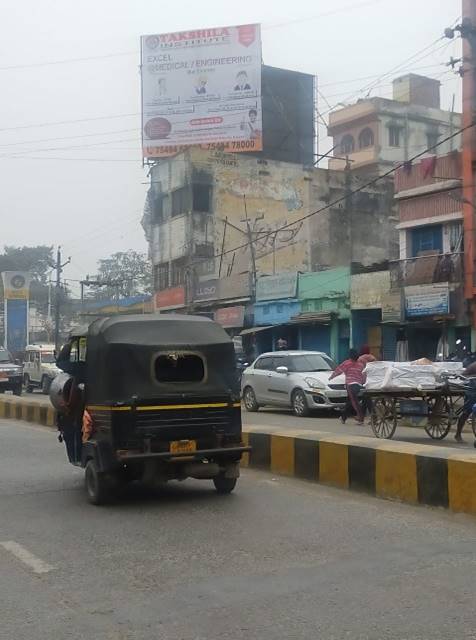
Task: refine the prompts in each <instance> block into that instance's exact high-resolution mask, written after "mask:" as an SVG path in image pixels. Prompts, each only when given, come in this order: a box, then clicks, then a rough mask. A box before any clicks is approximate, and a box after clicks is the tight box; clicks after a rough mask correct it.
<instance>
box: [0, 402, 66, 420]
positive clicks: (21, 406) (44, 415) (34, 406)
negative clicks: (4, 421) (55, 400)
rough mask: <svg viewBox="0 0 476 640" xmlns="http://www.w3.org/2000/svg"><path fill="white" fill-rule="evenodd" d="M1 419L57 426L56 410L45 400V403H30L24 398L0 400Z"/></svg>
mask: <svg viewBox="0 0 476 640" xmlns="http://www.w3.org/2000/svg"><path fill="white" fill-rule="evenodd" d="M0 418H10V419H13V420H26V421H27V422H36V423H37V424H41V425H44V426H45V427H53V426H54V425H55V410H54V409H53V407H52V406H51V405H50V404H49V401H48V400H46V399H45V402H41V403H40V402H28V401H27V400H24V399H22V398H16V397H14V396H11V397H10V398H2V399H1V400H0Z"/></svg>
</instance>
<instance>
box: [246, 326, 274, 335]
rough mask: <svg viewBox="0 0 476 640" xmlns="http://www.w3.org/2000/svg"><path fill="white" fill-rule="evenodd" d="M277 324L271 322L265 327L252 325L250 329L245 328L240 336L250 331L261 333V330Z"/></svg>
mask: <svg viewBox="0 0 476 640" xmlns="http://www.w3.org/2000/svg"><path fill="white" fill-rule="evenodd" d="M275 326H276V325H274V324H269V325H267V326H265V327H250V328H249V329H243V331H242V332H241V333H240V336H246V335H248V334H249V333H259V332H260V331H266V329H272V328H273V327H275Z"/></svg>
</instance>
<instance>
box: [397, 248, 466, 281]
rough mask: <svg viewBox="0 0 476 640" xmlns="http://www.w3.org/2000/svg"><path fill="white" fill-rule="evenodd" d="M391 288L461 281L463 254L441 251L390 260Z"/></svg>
mask: <svg viewBox="0 0 476 640" xmlns="http://www.w3.org/2000/svg"><path fill="white" fill-rule="evenodd" d="M389 268H390V288H391V289H397V288H400V287H407V286H410V285H415V284H433V283H434V282H451V283H455V284H457V283H460V282H462V280H463V254H462V253H439V254H433V255H428V256H418V257H417V258H407V259H406V260H394V261H391V262H390V265H389Z"/></svg>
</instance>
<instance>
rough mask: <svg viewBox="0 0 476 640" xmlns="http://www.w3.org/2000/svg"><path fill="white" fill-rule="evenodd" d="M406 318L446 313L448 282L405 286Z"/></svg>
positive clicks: (448, 308) (448, 306) (448, 309)
mask: <svg viewBox="0 0 476 640" xmlns="http://www.w3.org/2000/svg"><path fill="white" fill-rule="evenodd" d="M405 309H406V315H407V318H415V317H419V316H435V315H447V314H448V313H449V312H450V294H449V287H448V284H447V283H445V284H432V285H421V286H413V287H405Z"/></svg>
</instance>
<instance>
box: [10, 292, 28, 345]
mask: <svg viewBox="0 0 476 640" xmlns="http://www.w3.org/2000/svg"><path fill="white" fill-rule="evenodd" d="M5 306H6V311H5V318H6V329H7V336H6V337H7V340H6V342H7V345H6V346H7V349H8V350H9V351H11V352H12V353H18V352H20V351H24V350H25V347H26V344H27V335H28V331H27V327H28V301H27V300H5Z"/></svg>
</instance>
